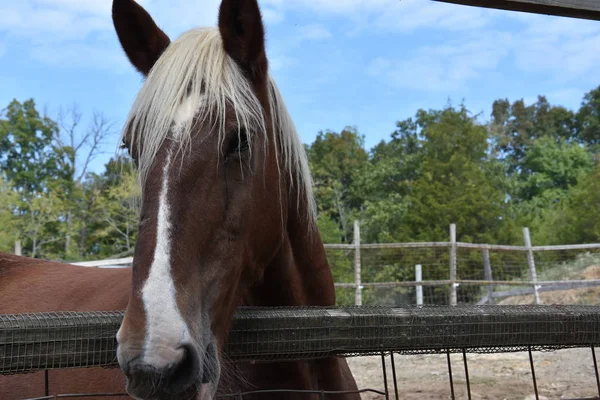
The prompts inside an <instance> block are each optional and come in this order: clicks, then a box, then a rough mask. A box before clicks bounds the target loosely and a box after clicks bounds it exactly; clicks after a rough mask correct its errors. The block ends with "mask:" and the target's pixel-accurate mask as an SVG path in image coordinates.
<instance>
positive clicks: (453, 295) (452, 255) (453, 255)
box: [450, 224, 457, 306]
mask: <svg viewBox="0 0 600 400" xmlns="http://www.w3.org/2000/svg"><path fill="white" fill-rule="evenodd" d="M456 304H457V296H456V224H450V305H451V306H455V305H456Z"/></svg>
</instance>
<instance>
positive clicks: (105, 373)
mask: <svg viewBox="0 0 600 400" xmlns="http://www.w3.org/2000/svg"><path fill="white" fill-rule="evenodd" d="M130 288H131V269H130V268H126V269H125V268H118V269H97V268H85V267H77V266H74V265H69V264H61V263H56V262H50V261H42V260H36V259H34V258H29V257H19V256H13V255H11V254H5V253H0V314H21V313H29V312H51V311H119V310H124V309H125V307H126V306H127V302H128V300H129V291H130ZM123 392H125V376H124V375H123V373H122V372H121V370H119V369H117V368H113V369H104V368H81V369H57V370H49V372H48V393H49V394H50V395H52V394H74V393H79V394H81V393H123ZM44 395H45V377H44V373H43V372H38V373H29V374H21V375H9V376H3V375H0V399H2V400H18V399H24V398H33V397H41V396H44ZM124 398H126V397H122V396H119V397H116V396H113V397H107V398H106V399H107V400H116V399H124ZM127 398H128V397H127ZM90 400H91V398H90Z"/></svg>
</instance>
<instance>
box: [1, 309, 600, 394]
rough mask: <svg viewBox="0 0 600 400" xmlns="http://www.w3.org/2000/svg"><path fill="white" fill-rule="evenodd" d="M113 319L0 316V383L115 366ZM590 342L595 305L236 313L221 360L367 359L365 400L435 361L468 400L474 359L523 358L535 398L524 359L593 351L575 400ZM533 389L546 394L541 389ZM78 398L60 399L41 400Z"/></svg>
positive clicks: (394, 388) (531, 366)
mask: <svg viewBox="0 0 600 400" xmlns="http://www.w3.org/2000/svg"><path fill="white" fill-rule="evenodd" d="M121 318H122V313H120V312H112V313H52V314H28V315H18V316H15V315H12V316H9V315H0V367H1V368H0V375H2V374H14V373H23V372H35V371H39V370H43V369H54V368H65V367H76V366H79V367H84V366H104V367H115V366H116V358H115V356H114V354H115V352H114V351H115V342H114V339H113V338H114V335H115V332H116V330H117V329H118V326H119V325H120V320H121ZM598 343H600V306H547V305H546V306H466V305H462V306H461V305H459V306H424V307H416V306H407V307H402V308H393V307H368V306H363V307H330V308H268V309H266V308H242V309H241V310H240V311H238V313H236V316H235V318H234V323H233V327H232V331H231V334H230V337H229V340H228V342H227V345H226V348H225V352H226V354H227V358H228V359H230V360H234V361H244V360H252V361H257V362H273V361H289V360H313V359H318V358H321V357H324V356H353V355H371V356H374V357H372V358H371V360H367V362H368V363H369V364H368V365H369V366H370V367H368V370H367V371H368V372H367V373H366V376H367V378H368V379H369V380H368V381H362V380H361V379H359V388H360V393H362V394H363V395H364V398H368V399H376V398H377V399H383V398H386V399H387V398H393V399H398V398H400V397H399V394H398V393H402V392H403V391H404V390H406V388H404V387H403V386H402V385H403V378H402V377H403V376H406V375H407V374H408V373H410V372H409V371H407V370H406V365H403V364H402V363H397V362H396V361H394V360H398V359H399V358H398V357H403V356H406V355H420V356H418V357H423V356H425V355H438V356H435V357H434V358H436V360H437V361H436V362H438V363H439V362H446V364H447V365H446V368H447V372H444V376H445V377H444V378H443V379H444V382H445V383H444V384H445V389H444V390H447V393H451V398H455V395H457V396H462V394H463V393H465V394H468V396H469V397H470V396H471V392H472V388H471V385H473V386H474V387H481V380H480V379H479V378H478V377H477V376H475V377H473V378H474V379H472V381H471V380H470V378H469V374H470V373H474V374H476V373H477V369H475V371H474V372H472V371H471V370H470V368H471V367H469V365H470V364H469V363H472V362H473V361H477V360H478V361H479V363H481V362H482V360H483V358H482V357H483V356H477V354H480V355H488V356H491V355H492V354H499V353H503V354H506V353H515V354H523V353H518V352H523V351H524V352H525V353H524V354H525V356H521V355H519V356H516V357H517V358H518V357H521V358H523V359H524V360H527V364H525V368H526V371H529V372H528V373H529V374H530V375H529V376H530V378H531V390H532V391H533V390H534V391H535V393H536V395H537V394H539V393H538V383H537V381H536V380H535V379H534V377H535V371H536V357H538V356H534V355H533V353H532V352H533V351H548V350H557V349H570V348H580V349H587V350H588V351H591V352H592V354H591V355H589V356H588V355H586V356H585V360H584V358H583V357H581V356H580V357H579V358H578V359H577V362H578V363H585V365H587V369H586V370H585V371H586V373H587V374H588V375H589V376H588V378H587V379H588V380H587V382H588V386H587V387H586V388H585V391H583V390H582V391H581V393H582V396H580V397H579V398H583V394H586V393H587V394H589V392H590V390H593V389H596V388H597V389H598V390H600V385H597V386H596V384H597V383H598V382H599V381H598V379H595V377H597V376H598V369H597V361H596V358H595V352H594V346H596V345H598ZM440 356H442V357H441V358H440ZM432 357H433V356H432ZM524 357H525V358H524ZM517 358H515V360H516V359H517ZM361 359H362V358H361ZM354 360H356V359H354ZM377 360H379V362H380V363H379V365H380V367H381V369H380V370H379V371H380V372H377V371H378V368H379V367H377V365H378V361H377ZM522 361H523V360H521V361H520V362H521V363H522ZM546 364H547V363H546ZM546 364H542V366H543V365H546ZM484 365H486V364H485V362H484ZM537 365H538V366H540V364H539V363H538V364H537ZM351 366H352V368H353V371H356V372H355V373H356V374H357V377H361V375H360V374H359V373H357V372H358V371H360V369H359V368H360V366H359V365H358V364H356V363H354V364H352V363H351ZM487 367H488V368H489V364H487ZM592 367H593V369H592ZM428 368H431V366H428ZM438 369H439V367H438ZM363 370H364V366H363ZM375 372H377V373H378V374H379V376H381V378H382V379H383V382H381V383H380V384H376V382H374V380H373V379H372V375H373V374H375ZM520 375H522V374H520ZM511 379H513V380H514V377H512V378H511ZM404 385H406V383H404ZM477 385H479V386H477ZM541 387H542V389H544V390H546V389H545V388H546V386H543V385H542V386H541ZM266 393H267V392H266V391H259V392H257V391H249V392H247V393H243V392H242V393H224V394H222V395H220V396H219V397H218V398H223V399H225V398H234V399H252V398H254V397H253V396H255V395H260V394H266ZM269 393H271V394H277V395H281V396H282V397H281V398H285V396H286V395H290V394H292V393H294V394H296V395H298V394H302V395H306V397H305V398H307V399H311V398H319V399H329V398H332V399H335V398H338V397H337V396H339V395H340V393H339V392H327V391H321V390H312V391H306V390H278V391H270V392H269ZM599 394H600V392H599ZM115 395H116V394H106V393H105V394H102V393H96V394H95V395H94V396H95V397H102V396H105V397H107V398H111V396H115ZM81 396H82V394H78V395H77V394H66V393H65V394H62V395H59V396H56V397H40V398H48V399H50V398H71V397H81ZM88 397H92V396H91V395H89V396H88ZM536 398H540V397H539V396H538V397H536ZM561 398H564V399H566V398H574V397H566V396H562V397H561ZM587 398H589V399H591V398H595V397H590V396H588V397H587Z"/></svg>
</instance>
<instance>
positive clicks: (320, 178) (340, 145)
mask: <svg viewBox="0 0 600 400" xmlns="http://www.w3.org/2000/svg"><path fill="white" fill-rule="evenodd" d="M307 153H308V157H309V162H310V167H311V172H312V174H313V179H314V182H315V195H316V196H317V198H318V200H319V201H318V202H317V204H318V207H319V212H320V213H321V214H323V215H324V216H325V217H327V218H329V219H331V220H333V221H335V222H337V223H338V225H339V228H340V230H341V233H342V241H344V242H348V241H349V239H350V237H351V236H350V235H351V232H352V220H353V211H354V210H356V209H359V208H360V206H361V203H362V199H361V197H360V196H359V193H358V187H357V182H358V178H359V177H360V175H361V174H362V172H363V171H364V169H365V168H366V166H367V163H368V154H367V152H366V151H365V150H364V148H363V138H362V137H361V136H360V135H359V133H358V131H357V130H356V129H355V128H350V127H347V128H345V129H344V130H343V131H342V132H341V133H335V132H330V131H327V132H319V134H318V136H317V138H316V140H315V142H314V143H313V144H312V145H311V146H308V147H307Z"/></svg>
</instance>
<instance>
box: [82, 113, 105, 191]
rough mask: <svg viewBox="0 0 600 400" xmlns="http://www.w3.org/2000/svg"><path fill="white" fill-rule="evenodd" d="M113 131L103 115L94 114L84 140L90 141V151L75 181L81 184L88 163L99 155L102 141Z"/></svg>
mask: <svg viewBox="0 0 600 400" xmlns="http://www.w3.org/2000/svg"><path fill="white" fill-rule="evenodd" d="M112 130H113V123H112V122H111V121H109V120H108V118H106V117H105V116H104V114H102V113H99V112H95V113H94V120H93V121H92V124H91V126H90V127H89V128H88V131H87V133H86V135H85V137H86V140H87V139H90V143H88V144H89V146H90V149H89V151H88V153H87V156H86V157H85V160H84V162H83V166H82V168H81V172H80V173H79V176H78V177H77V179H76V181H77V182H81V179H83V177H84V176H85V174H86V172H87V169H88V166H89V164H90V162H92V161H93V160H94V158H95V157H96V156H97V155H98V154H100V145H101V144H102V143H103V141H104V139H106V138H107V137H108V136H110V134H111V133H112Z"/></svg>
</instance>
